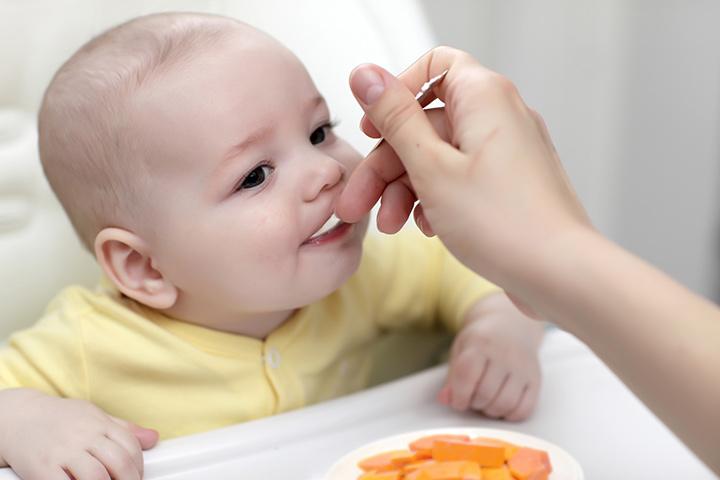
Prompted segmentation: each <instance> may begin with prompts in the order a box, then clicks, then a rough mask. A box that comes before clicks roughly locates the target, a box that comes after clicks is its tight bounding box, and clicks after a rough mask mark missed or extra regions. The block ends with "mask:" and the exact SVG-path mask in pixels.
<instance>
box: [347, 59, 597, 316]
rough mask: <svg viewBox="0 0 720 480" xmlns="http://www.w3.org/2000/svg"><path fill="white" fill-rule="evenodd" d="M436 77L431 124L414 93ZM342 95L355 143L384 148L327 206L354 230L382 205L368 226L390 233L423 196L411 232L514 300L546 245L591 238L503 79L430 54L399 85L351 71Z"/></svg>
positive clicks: (553, 161)
mask: <svg viewBox="0 0 720 480" xmlns="http://www.w3.org/2000/svg"><path fill="white" fill-rule="evenodd" d="M445 70H447V75H446V76H445V78H444V80H443V81H442V82H441V83H440V84H439V85H436V86H435V87H434V88H433V92H434V94H435V96H436V97H437V98H439V99H440V100H442V101H443V102H445V108H444V109H443V110H442V111H441V112H436V115H437V114H440V115H441V116H443V117H444V118H436V119H434V121H432V122H431V120H430V119H429V118H428V116H427V115H426V112H424V111H423V110H422V109H421V106H420V105H418V103H417V102H416V101H415V100H414V95H413V92H416V91H418V90H419V89H420V87H421V85H422V84H423V83H424V82H426V81H427V80H428V79H429V78H431V77H433V76H437V75H438V74H439V73H441V72H443V71H445ZM350 86H351V89H352V91H353V93H354V94H355V96H356V98H357V100H358V102H359V103H360V105H361V107H362V108H363V110H364V111H365V118H364V120H363V122H362V125H361V126H362V128H363V129H364V131H365V133H367V134H369V135H370V136H379V135H382V136H383V137H384V138H385V140H387V143H386V144H384V145H382V146H381V147H380V148H378V149H376V150H375V151H373V152H372V153H371V154H370V155H369V156H368V157H367V158H366V159H365V161H364V162H363V163H362V164H361V165H360V166H358V167H357V169H356V170H355V172H354V173H353V175H352V176H351V178H350V180H349V182H348V185H347V187H346V188H345V189H344V191H343V193H342V195H341V197H340V199H339V201H338V203H337V204H336V208H335V211H336V213H337V215H338V216H339V217H340V218H342V219H343V220H345V221H348V222H355V221H358V220H359V219H360V218H362V217H363V215H365V214H366V212H367V211H369V210H370V208H371V207H372V206H373V205H374V204H375V203H376V201H377V200H378V199H379V198H381V197H382V205H381V209H380V212H379V216H378V223H379V225H378V226H379V228H380V230H381V231H386V232H392V231H393V230H395V229H396V228H398V224H400V225H402V223H404V221H405V219H407V218H408V216H409V215H410V213H411V212H412V210H413V205H414V203H415V201H416V200H417V199H418V198H421V199H422V203H421V204H420V205H418V207H417V208H415V218H416V222H417V223H418V225H419V226H420V228H421V229H422V230H423V231H424V232H425V233H426V234H432V233H433V232H434V233H435V234H437V235H438V236H439V237H440V239H441V240H442V241H443V243H445V245H446V246H447V247H448V249H449V250H450V251H451V252H452V253H453V254H454V255H455V256H456V257H457V258H458V259H459V260H460V261H462V262H463V263H464V264H466V265H467V266H469V267H470V268H472V269H473V270H475V271H477V272H482V275H483V276H484V277H486V278H488V279H489V280H491V281H493V282H494V283H497V284H500V285H503V287H504V288H505V290H506V291H508V292H509V294H510V296H511V298H513V299H517V298H520V299H522V300H529V299H528V298H526V297H527V291H528V290H532V288H528V282H529V284H530V286H531V285H532V282H533V278H532V277H533V275H532V274H528V271H529V270H531V271H537V272H541V271H542V268H543V262H544V261H546V259H545V258H544V256H543V250H544V247H546V246H550V245H551V244H553V243H555V242H556V241H557V239H558V238H559V237H562V236H564V234H565V233H566V232H568V231H571V230H575V229H577V228H582V229H592V227H591V225H590V222H589V220H588V217H587V215H586V213H585V211H584V209H583V207H582V206H581V204H580V202H579V201H578V199H577V197H576V195H575V192H574V190H573V189H572V187H571V185H570V183H569V181H568V180H567V177H566V175H565V172H564V170H563V168H562V165H561V164H560V161H559V159H558V156H557V153H556V151H555V148H554V147H553V145H552V142H551V140H550V137H549V135H548V133H547V130H546V128H545V124H544V122H543V121H542V119H541V118H540V117H539V115H537V114H536V113H535V112H534V111H532V110H531V109H530V108H528V107H527V106H526V105H525V103H524V102H523V100H522V98H521V97H520V95H519V93H518V91H517V89H516V88H515V87H514V85H513V84H512V83H511V82H510V81H509V80H508V79H506V78H505V77H503V76H501V75H499V74H497V73H495V72H492V71H490V70H487V69H486V68H484V67H483V66H481V65H480V64H479V63H477V62H476V61H475V60H474V59H473V58H472V57H471V56H470V55H468V54H466V53H465V52H462V51H459V50H455V49H451V48H448V47H438V48H436V49H433V50H431V51H430V52H429V53H427V54H426V55H424V56H423V57H421V58H420V59H419V60H418V61H417V62H416V63H415V64H413V65H412V66H411V67H410V68H408V69H407V70H406V71H405V72H403V73H402V74H401V75H400V76H399V77H398V78H396V77H395V76H393V75H391V74H390V73H388V72H387V71H385V70H384V69H382V68H380V67H378V66H375V65H361V66H360V67H357V68H356V69H355V70H354V71H353V73H352V74H351V76H350ZM443 124H444V125H443ZM434 125H436V126H437V125H440V126H441V127H442V128H437V129H436V128H435V127H434ZM438 130H441V131H438ZM397 155H400V156H401V157H402V158H403V161H402V162H401V161H400V160H399V158H398V156H397ZM458 218H461V219H462V221H458ZM525 303H527V301H526V302H525ZM521 305H522V304H521Z"/></svg>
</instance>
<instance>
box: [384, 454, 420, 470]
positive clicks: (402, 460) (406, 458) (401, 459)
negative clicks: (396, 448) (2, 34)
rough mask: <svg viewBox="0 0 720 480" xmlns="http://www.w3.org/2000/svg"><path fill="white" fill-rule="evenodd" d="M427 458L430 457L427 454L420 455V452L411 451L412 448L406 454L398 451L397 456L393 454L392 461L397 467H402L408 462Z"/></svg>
mask: <svg viewBox="0 0 720 480" xmlns="http://www.w3.org/2000/svg"><path fill="white" fill-rule="evenodd" d="M427 458H428V457H427V456H426V455H422V454H421V455H418V452H411V451H410V450H408V451H407V452H405V454H400V453H398V455H397V456H393V457H392V458H391V459H390V461H391V462H392V464H393V465H394V466H395V468H399V469H402V468H403V467H404V466H405V465H407V464H408V463H413V462H418V461H420V460H425V459H427Z"/></svg>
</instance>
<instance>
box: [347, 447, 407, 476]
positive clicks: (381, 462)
mask: <svg viewBox="0 0 720 480" xmlns="http://www.w3.org/2000/svg"><path fill="white" fill-rule="evenodd" d="M408 454H411V455H412V452H410V451H408V450H391V451H389V452H384V453H380V454H378V455H373V456H372V457H368V458H365V459H363V460H360V461H359V462H358V467H360V468H361V469H362V470H364V471H366V472H372V471H374V472H382V471H387V470H396V469H397V467H396V466H395V464H394V463H393V459H394V458H404V457H405V456H406V455H408Z"/></svg>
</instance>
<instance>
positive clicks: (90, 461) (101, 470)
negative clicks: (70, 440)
mask: <svg viewBox="0 0 720 480" xmlns="http://www.w3.org/2000/svg"><path fill="white" fill-rule="evenodd" d="M64 470H65V472H66V473H67V477H69V478H72V479H74V480H111V477H110V474H109V473H108V471H107V468H105V466H104V465H103V464H102V462H101V461H100V460H99V459H97V458H96V457H95V456H93V455H92V454H91V453H89V452H81V453H79V454H78V455H75V456H74V457H73V458H72V459H71V460H70V461H68V462H67V464H66V465H65V466H64Z"/></svg>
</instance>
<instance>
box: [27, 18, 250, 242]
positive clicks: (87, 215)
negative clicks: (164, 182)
mask: <svg viewBox="0 0 720 480" xmlns="http://www.w3.org/2000/svg"><path fill="white" fill-rule="evenodd" d="M240 26H244V27H246V28H247V25H245V24H243V23H241V22H239V21H237V20H234V19H231V18H228V17H222V16H216V15H210V14H197V13H160V14H153V15H148V16H144V17H139V18H135V19H133V20H130V21H128V22H126V23H123V24H121V25H118V26H116V27H114V28H111V29H109V30H107V31H105V32H103V33H102V34H100V35H98V36H97V37H95V38H93V39H92V40H90V41H89V42H88V43H86V44H85V45H83V46H82V47H81V48H80V49H79V50H78V51H77V52H76V53H75V54H74V55H73V56H72V57H70V59H68V60H67V61H66V62H65V63H64V64H63V65H62V66H61V67H60V69H59V70H58V71H57V73H55V76H54V77H53V79H52V80H51V82H50V85H49V86H48V88H47V90H46V91H45V95H44V97H43V102H42V106H41V107H40V112H39V115H38V133H39V140H38V142H39V150H40V159H41V161H42V165H43V169H44V171H45V175H46V176H47V179H48V181H49V183H50V186H51V187H52V189H53V191H54V192H55V195H57V197H58V199H59V200H60V203H61V204H62V206H63V208H64V209H65V212H66V213H67V215H68V216H69V217H70V221H71V222H72V224H73V227H74V228H75V231H76V232H77V234H78V236H79V237H80V240H81V241H82V243H83V244H84V246H85V247H86V248H87V249H88V250H89V251H91V252H92V251H93V243H94V240H95V237H96V236H97V234H98V232H100V230H102V229H103V228H105V227H110V226H126V225H128V223H131V220H132V219H133V218H137V215H139V213H140V212H141V211H142V209H143V204H144V203H145V202H146V201H147V194H148V192H149V188H150V186H149V183H150V182H149V180H148V175H147V174H146V173H147V172H146V169H147V162H146V161H145V160H144V152H143V147H142V143H141V141H140V139H139V138H138V133H139V132H138V131H137V129H136V128H133V119H132V118H131V115H129V111H130V109H129V105H130V103H129V101H130V100H131V98H132V95H133V93H134V92H137V91H138V90H139V89H141V88H143V87H144V86H146V85H147V84H148V83H150V82H152V81H153V79H154V78H157V77H158V76H159V75H161V74H162V73H163V72H166V71H167V70H168V69H169V68H171V67H173V66H176V65H178V64H179V63H182V62H184V61H188V60H189V59H191V58H192V57H193V55H194V54H196V53H197V52H198V51H200V50H202V49H205V48H207V47H209V46H212V45H213V44H214V43H215V42H218V41H219V40H220V39H222V38H223V37H224V36H225V35H226V34H227V33H228V32H230V31H232V30H233V29H235V28H237V27H240Z"/></svg>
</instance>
